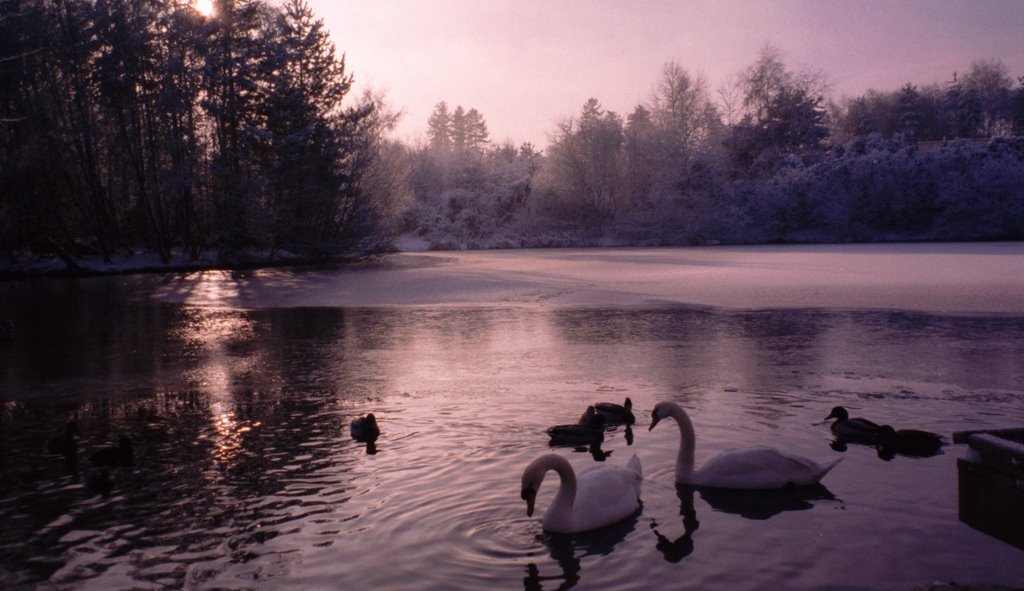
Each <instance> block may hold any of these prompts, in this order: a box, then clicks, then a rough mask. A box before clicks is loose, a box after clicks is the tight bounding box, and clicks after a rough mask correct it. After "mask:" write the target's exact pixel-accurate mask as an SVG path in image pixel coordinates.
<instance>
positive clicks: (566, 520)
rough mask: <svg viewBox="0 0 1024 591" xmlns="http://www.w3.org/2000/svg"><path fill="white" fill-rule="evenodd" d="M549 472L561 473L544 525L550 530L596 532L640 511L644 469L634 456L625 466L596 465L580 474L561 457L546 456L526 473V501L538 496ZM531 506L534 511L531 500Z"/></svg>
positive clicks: (531, 464) (527, 468) (524, 482)
mask: <svg viewBox="0 0 1024 591" xmlns="http://www.w3.org/2000/svg"><path fill="white" fill-rule="evenodd" d="M549 470H554V471H555V472H556V473H557V474H558V476H559V479H560V482H559V486H558V492H557V493H556V494H555V498H554V500H553V501H552V502H551V506H549V507H548V510H547V512H546V513H545V514H544V520H543V526H544V529H546V530H548V531H552V532H556V533H577V532H583V531H588V530H591V529H597V528H599V527H604V526H606V525H611V524H613V523H616V522H618V521H621V520H623V519H626V518H627V517H629V516H631V515H633V514H635V513H636V512H637V511H638V510H639V509H640V485H641V482H642V481H643V470H642V469H641V467H640V459H639V458H637V457H636V456H635V455H634V456H633V457H632V458H631V459H630V460H629V462H628V463H627V464H626V466H625V467H620V466H613V465H609V464H594V465H591V466H588V467H586V468H584V469H582V470H580V472H579V474H576V472H575V471H574V470H573V468H572V465H571V464H570V463H569V461H568V460H566V459H565V458H563V457H562V456H560V455H557V454H546V455H543V456H541V457H539V458H537V459H536V460H534V461H533V462H531V463H530V465H529V466H527V467H526V470H524V471H523V494H524V498H526V495H527V494H530V495H536V492H537V490H538V489H539V488H540V484H541V482H542V481H543V480H544V476H545V475H546V474H547V472H548V471H549ZM528 491H530V492H529V493H528ZM528 503H529V505H528V506H529V507H530V508H531V509H532V499H531V500H529V501H528Z"/></svg>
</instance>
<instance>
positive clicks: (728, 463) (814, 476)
mask: <svg viewBox="0 0 1024 591" xmlns="http://www.w3.org/2000/svg"><path fill="white" fill-rule="evenodd" d="M668 417H671V418H673V419H675V420H676V423H678V425H679V436H680V441H679V454H678V455H677V457H676V482H677V483H679V484H683V485H689V486H694V487H709V488H729V489H742V490H769V489H779V488H790V487H795V486H810V485H813V484H817V483H818V482H819V481H820V480H821V479H822V478H823V477H824V476H825V475H826V474H828V472H829V470H831V469H832V468H834V467H835V466H836V464H838V463H839V462H840V461H842V458H837V459H835V460H833V461H831V462H826V463H824V464H819V463H817V462H815V461H813V460H810V459H807V458H805V457H802V456H799V455H796V454H792V453H788V452H783V451H779V450H777V449H774V448H771V447H750V448H741V449H727V450H724V451H722V452H720V453H718V454H717V455H715V456H713V457H711V458H710V459H708V460H706V461H705V462H704V464H703V465H702V466H700V468H697V467H695V466H694V463H693V455H694V454H693V452H694V446H695V444H696V439H697V438H696V435H695V434H694V431H693V423H692V422H691V421H690V417H689V415H687V414H686V411H685V410H683V408H682V407H681V406H679V405H678V404H676V403H675V402H659V403H658V404H656V405H655V406H654V410H653V411H652V413H651V426H650V427H649V428H648V430H651V429H654V427H655V426H657V425H658V423H659V422H661V420H662V419H665V418H668Z"/></svg>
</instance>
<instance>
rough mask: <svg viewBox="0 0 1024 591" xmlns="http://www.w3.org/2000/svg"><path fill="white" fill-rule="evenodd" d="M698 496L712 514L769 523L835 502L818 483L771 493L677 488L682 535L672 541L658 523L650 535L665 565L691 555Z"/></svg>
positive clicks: (763, 491)
mask: <svg viewBox="0 0 1024 591" xmlns="http://www.w3.org/2000/svg"><path fill="white" fill-rule="evenodd" d="M698 492H699V493H700V498H701V499H702V500H703V501H704V502H706V503H707V504H708V505H709V506H710V507H711V508H712V509H713V510H715V511H718V512H721V513H729V514H733V515H739V516H740V517H743V518H745V519H753V520H758V521H762V520H766V519H770V518H772V517H774V516H776V515H778V514H780V513H784V512H786V511H806V510H808V509H811V508H813V507H814V501H836V500H838V499H837V498H836V496H835V495H833V494H832V493H831V492H830V491H829V490H828V489H827V488H825V486H824V485H822V484H820V483H819V484H815V485H811V486H800V487H793V488H786V489H772V490H735V489H727V488H707V487H704V488H699V487H694V486H688V485H684V484H677V485H676V496H678V497H679V515H681V516H682V521H683V533H682V535H681V536H679V537H677V538H675V539H672V538H670V537H668V536H666V535H664V534H663V533H662V532H661V531H659V525H658V522H657V520H654V519H652V520H651V531H652V532H653V533H654V536H655V538H657V543H656V544H655V547H656V548H657V549H658V551H659V552H661V555H662V557H663V558H664V559H665V560H666V561H667V562H671V563H677V562H679V561H681V560H682V559H684V558H686V557H687V556H689V555H690V554H692V553H693V549H694V541H693V534H694V533H695V532H696V531H697V529H698V528H699V527H700V521H698V519H697V509H696V507H695V505H694V501H693V496H694V493H698Z"/></svg>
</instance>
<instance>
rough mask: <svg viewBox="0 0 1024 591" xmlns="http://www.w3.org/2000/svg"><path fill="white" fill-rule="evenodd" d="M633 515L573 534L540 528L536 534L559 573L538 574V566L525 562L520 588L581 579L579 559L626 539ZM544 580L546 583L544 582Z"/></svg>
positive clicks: (534, 590)
mask: <svg viewBox="0 0 1024 591" xmlns="http://www.w3.org/2000/svg"><path fill="white" fill-rule="evenodd" d="M637 519H638V517H637V516H634V517H632V518H630V519H626V520H623V521H620V522H618V523H615V524H612V525H609V526H607V527H602V528H600V529H596V530H591V531H587V532H582V533H576V534H556V533H551V532H544V533H543V534H541V535H538V536H537V539H538V541H542V542H543V543H544V545H545V546H546V547H547V549H548V554H549V555H550V556H551V558H552V559H554V561H555V563H556V564H557V565H558V568H559V569H561V571H562V572H561V573H560V574H550V575H543V574H541V567H540V566H538V565H537V563H535V562H530V563H528V564H527V565H526V576H525V577H523V589H525V590H526V591H539V590H542V589H558V590H564V589H571V588H573V587H575V586H576V585H577V584H579V582H580V581H581V580H582V577H583V574H582V570H583V567H582V559H583V558H586V557H587V556H595V555H596V556H607V555H609V554H611V553H612V552H613V551H614V550H615V547H616V545H617V544H618V543H619V542H621V541H622V540H624V539H626V536H628V535H629V534H630V533H631V532H632V531H633V530H634V529H636V524H637ZM546 583H547V584H548V586H546V585H545V584H546Z"/></svg>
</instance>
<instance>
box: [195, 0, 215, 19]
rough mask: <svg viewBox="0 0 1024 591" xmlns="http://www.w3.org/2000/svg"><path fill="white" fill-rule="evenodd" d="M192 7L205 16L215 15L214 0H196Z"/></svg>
mask: <svg viewBox="0 0 1024 591" xmlns="http://www.w3.org/2000/svg"><path fill="white" fill-rule="evenodd" d="M192 7H193V8H195V9H196V12H198V13H199V14H201V15H203V16H213V0H195V1H194V2H193V3H192Z"/></svg>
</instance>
